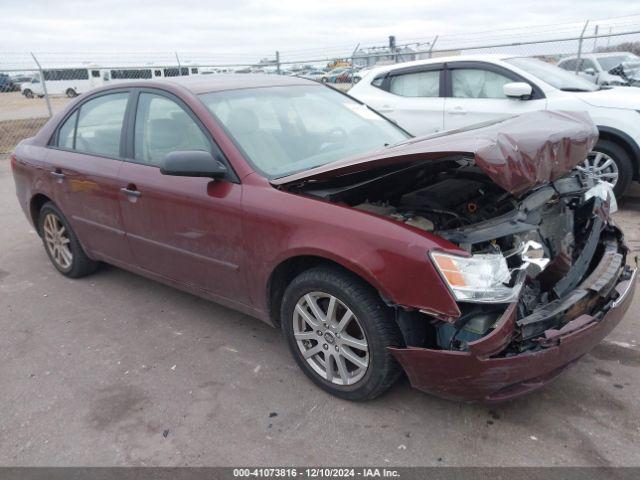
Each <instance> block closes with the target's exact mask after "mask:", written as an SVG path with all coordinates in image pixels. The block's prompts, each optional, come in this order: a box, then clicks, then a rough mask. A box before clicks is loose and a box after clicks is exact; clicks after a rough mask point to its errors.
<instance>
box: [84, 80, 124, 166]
mask: <svg viewBox="0 0 640 480" xmlns="http://www.w3.org/2000/svg"><path fill="white" fill-rule="evenodd" d="M128 97H129V94H128V93H127V92H123V93H112V94H109V95H102V96H100V97H98V98H94V99H93V100H89V101H88V102H86V103H83V104H82V106H81V107H80V113H79V114H78V115H79V117H78V126H77V129H76V140H75V146H74V149H75V150H77V151H79V152H85V153H95V154H98V155H106V156H108V157H119V156H120V134H121V132H122V124H123V122H124V112H125V109H126V108H127V98H128Z"/></svg>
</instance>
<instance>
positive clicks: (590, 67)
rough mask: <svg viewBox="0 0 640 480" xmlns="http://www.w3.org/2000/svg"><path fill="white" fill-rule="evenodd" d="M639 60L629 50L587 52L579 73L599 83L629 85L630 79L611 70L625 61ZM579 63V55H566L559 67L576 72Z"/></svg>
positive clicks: (583, 57) (583, 56) (582, 58)
mask: <svg viewBox="0 0 640 480" xmlns="http://www.w3.org/2000/svg"><path fill="white" fill-rule="evenodd" d="M639 61H640V58H638V56H636V55H634V54H633V53H629V52H607V53H586V54H583V55H581V56H580V66H579V67H578V72H577V73H578V75H580V76H581V77H582V78H584V79H585V80H589V81H591V82H593V83H595V84H597V85H612V86H615V85H618V86H620V85H627V84H628V83H629V80H627V79H625V78H623V77H622V76H620V74H614V73H611V72H610V70H614V69H615V70H618V69H619V68H620V67H621V66H622V64H623V63H634V64H635V63H638V62H639ZM577 63H578V57H566V58H563V59H562V60H560V61H559V62H558V67H560V68H562V69H563V70H567V71H569V72H574V73H575V72H576V65H577ZM615 70H614V71H615Z"/></svg>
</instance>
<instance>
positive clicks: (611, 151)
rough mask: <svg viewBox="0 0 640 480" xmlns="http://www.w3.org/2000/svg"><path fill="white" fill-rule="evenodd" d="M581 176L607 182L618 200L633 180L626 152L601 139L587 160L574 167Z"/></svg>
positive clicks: (631, 166)
mask: <svg viewBox="0 0 640 480" xmlns="http://www.w3.org/2000/svg"><path fill="white" fill-rule="evenodd" d="M576 170H578V171H579V172H580V173H581V174H582V175H584V176H590V177H593V178H597V179H598V180H602V181H604V182H607V183H608V184H610V185H611V186H612V187H613V193H615V195H616V198H618V199H620V198H621V197H622V195H623V194H624V193H625V192H626V191H627V189H628V188H629V185H631V181H632V179H633V176H634V175H633V172H634V166H633V162H631V158H630V157H629V154H628V153H627V151H626V150H625V149H624V148H623V147H622V146H621V145H620V144H619V143H616V142H613V141H612V140H609V139H604V138H601V139H600V140H598V143H596V146H595V147H593V151H592V152H591V153H589V155H588V156H587V159H586V160H585V161H584V162H582V163H581V164H580V165H578V166H577V167H576Z"/></svg>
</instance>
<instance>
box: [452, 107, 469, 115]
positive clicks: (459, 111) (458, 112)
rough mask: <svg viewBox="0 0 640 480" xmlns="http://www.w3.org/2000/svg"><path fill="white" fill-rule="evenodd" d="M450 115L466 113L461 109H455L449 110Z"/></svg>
mask: <svg viewBox="0 0 640 480" xmlns="http://www.w3.org/2000/svg"><path fill="white" fill-rule="evenodd" d="M449 113H450V114H451V115H466V114H467V111H466V110H465V109H464V108H462V107H455V108H452V109H451V110H449Z"/></svg>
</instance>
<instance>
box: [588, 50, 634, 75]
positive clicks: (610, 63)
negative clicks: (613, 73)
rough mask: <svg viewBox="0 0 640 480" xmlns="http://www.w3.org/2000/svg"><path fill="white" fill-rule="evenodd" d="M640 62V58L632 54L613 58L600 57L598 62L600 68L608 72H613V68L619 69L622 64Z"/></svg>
mask: <svg viewBox="0 0 640 480" xmlns="http://www.w3.org/2000/svg"><path fill="white" fill-rule="evenodd" d="M637 60H640V59H639V58H638V57H636V56H635V55H632V54H630V53H629V54H625V55H613V56H611V57H599V58H598V62H600V66H601V67H602V69H603V70H604V71H606V72H608V71H609V70H611V69H612V68H615V67H617V66H618V65H620V64H621V63H622V62H634V61H637Z"/></svg>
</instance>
